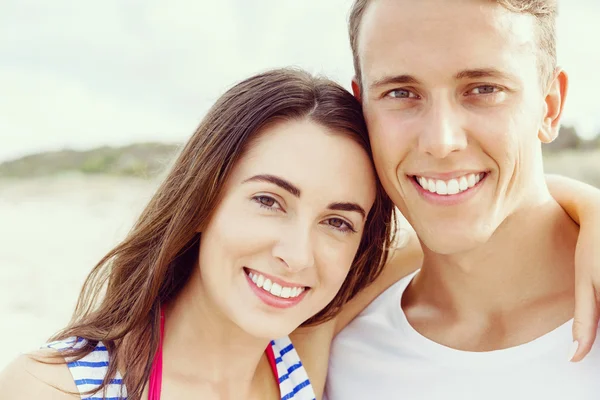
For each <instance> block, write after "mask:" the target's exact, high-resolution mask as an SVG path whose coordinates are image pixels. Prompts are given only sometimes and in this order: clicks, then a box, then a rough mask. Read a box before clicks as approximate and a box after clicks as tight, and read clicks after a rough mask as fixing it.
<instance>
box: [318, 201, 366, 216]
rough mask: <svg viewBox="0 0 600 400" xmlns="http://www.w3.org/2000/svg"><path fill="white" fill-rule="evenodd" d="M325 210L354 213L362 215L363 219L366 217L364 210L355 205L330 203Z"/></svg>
mask: <svg viewBox="0 0 600 400" xmlns="http://www.w3.org/2000/svg"><path fill="white" fill-rule="evenodd" d="M327 208H328V209H330V210H336V211H355V212H357V213H359V214H360V215H362V217H363V218H366V217H367V213H366V212H365V209H364V208H362V207H361V206H359V205H358V204H356V203H331V204H330V205H328V206H327Z"/></svg>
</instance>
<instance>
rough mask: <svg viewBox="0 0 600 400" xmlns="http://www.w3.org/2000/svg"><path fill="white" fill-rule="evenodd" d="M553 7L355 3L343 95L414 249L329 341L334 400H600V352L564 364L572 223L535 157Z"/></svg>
mask: <svg viewBox="0 0 600 400" xmlns="http://www.w3.org/2000/svg"><path fill="white" fill-rule="evenodd" d="M555 14H556V1H552V0H537V1H525V0H496V1H493V0H455V1H448V0H418V1H417V0H358V1H356V2H355V6H354V9H353V12H352V15H351V20H350V31H351V42H352V48H353V52H354V57H355V68H356V78H355V81H354V82H353V90H354V92H355V94H356V96H357V97H358V98H359V99H360V100H361V101H362V104H363V109H364V112H365V116H366V119H367V123H368V126H369V131H370V135H371V142H372V148H373V153H374V158H375V164H376V167H377V171H378V174H379V176H380V178H381V180H382V182H383V185H384V187H385V189H386V191H387V192H388V194H389V195H390V196H391V198H392V199H393V200H394V202H395V203H396V205H397V206H398V207H399V208H400V210H401V211H402V213H403V214H404V216H405V217H406V218H407V219H408V220H409V222H410V223H411V224H412V225H413V227H414V228H415V230H416V232H417V235H418V236H419V239H420V241H421V244H422V247H423V251H424V258H423V260H422V265H421V268H420V270H419V271H418V272H417V273H415V274H411V275H409V276H408V277H406V278H404V279H401V280H400V281H398V282H397V283H395V284H394V285H392V286H391V287H390V288H389V289H388V290H386V291H385V292H384V293H383V294H381V295H380V296H379V297H378V298H377V299H376V300H375V301H374V302H373V303H371V305H370V306H369V307H367V309H365V311H364V312H362V313H361V314H360V315H359V316H358V317H357V318H356V319H355V320H354V321H353V322H352V323H350V325H348V326H347V327H346V328H345V329H344V330H343V331H342V332H341V333H340V334H339V335H338V336H337V338H336V339H335V341H334V343H333V346H332V352H331V360H330V364H329V376H328V382H327V387H326V395H327V398H328V399H329V400H340V399H344V400H348V399H365V398H372V399H383V398H404V399H411V400H412V399H442V398H444V399H453V398H456V399H481V398H486V399H508V398H518V399H567V398H568V399H571V398H572V399H595V398H598V396H600V378H599V375H598V373H599V372H598V371H599V370H600V346H597V345H596V346H595V347H594V348H592V350H591V352H590V354H589V355H588V356H587V358H586V359H585V360H584V361H582V362H580V363H569V358H570V357H569V354H570V348H572V334H571V330H572V325H573V322H572V318H573V307H574V287H575V283H574V280H575V276H574V265H573V264H574V261H573V260H574V259H575V245H576V240H577V235H578V227H577V226H576V225H575V224H574V223H573V222H572V221H571V219H570V218H569V217H568V216H567V215H566V213H565V212H564V211H563V209H561V208H560V207H559V206H558V204H557V203H556V201H555V200H554V199H553V198H552V197H551V196H550V194H549V191H548V188H547V186H546V181H545V177H544V173H543V165H542V153H541V145H542V143H545V142H550V141H551V140H553V139H554V138H555V137H556V135H557V133H558V129H559V122H560V117H561V114H562V110H563V105H564V101H565V98H566V93H567V87H568V78H567V75H566V74H565V72H564V71H562V70H560V69H558V68H556V56H555V35H554V32H555V30H554V24H555ZM571 355H572V353H571Z"/></svg>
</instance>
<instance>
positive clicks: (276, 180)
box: [242, 174, 301, 198]
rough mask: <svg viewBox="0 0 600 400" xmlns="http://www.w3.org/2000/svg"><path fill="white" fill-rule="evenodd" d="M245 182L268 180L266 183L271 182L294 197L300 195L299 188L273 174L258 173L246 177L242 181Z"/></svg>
mask: <svg viewBox="0 0 600 400" xmlns="http://www.w3.org/2000/svg"><path fill="white" fill-rule="evenodd" d="M246 182H268V183H272V184H274V185H277V186H279V187H280V188H282V189H283V190H286V191H288V192H290V193H291V194H292V195H293V196H295V197H298V198H299V197H300V193H301V192H300V189H298V187H296V186H294V185H293V184H292V183H290V182H288V181H286V180H285V179H283V178H280V177H278V176H275V175H269V174H260V175H255V176H253V177H251V178H248V179H246V180H245V181H244V182H242V183H246Z"/></svg>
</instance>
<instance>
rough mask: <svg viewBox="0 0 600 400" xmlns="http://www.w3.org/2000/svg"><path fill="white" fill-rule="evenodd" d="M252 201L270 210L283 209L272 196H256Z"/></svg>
mask: <svg viewBox="0 0 600 400" xmlns="http://www.w3.org/2000/svg"><path fill="white" fill-rule="evenodd" d="M252 200H254V201H255V202H257V203H258V204H259V205H260V206H261V207H264V208H268V209H279V208H281V207H280V206H279V203H278V202H277V200H275V199H274V198H272V197H271V196H265V195H261V196H254V197H253V198H252Z"/></svg>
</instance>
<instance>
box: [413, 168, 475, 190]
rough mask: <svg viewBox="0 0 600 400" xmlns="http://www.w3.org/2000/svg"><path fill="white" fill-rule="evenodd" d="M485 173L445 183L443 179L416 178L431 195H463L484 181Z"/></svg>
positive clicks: (465, 176) (469, 175)
mask: <svg viewBox="0 0 600 400" xmlns="http://www.w3.org/2000/svg"><path fill="white" fill-rule="evenodd" d="M484 176H485V172H481V173H479V174H468V175H464V176H461V177H460V178H455V179H450V180H447V181H443V180H441V179H431V178H426V177H424V176H415V179H416V181H417V182H418V183H419V185H421V187H422V188H423V189H425V190H428V191H430V192H431V193H437V194H440V195H443V196H448V195H453V194H458V193H462V192H464V191H467V190H469V189H471V188H472V187H473V186H475V185H477V184H478V183H479V181H481V180H482V179H483V177H484Z"/></svg>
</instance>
